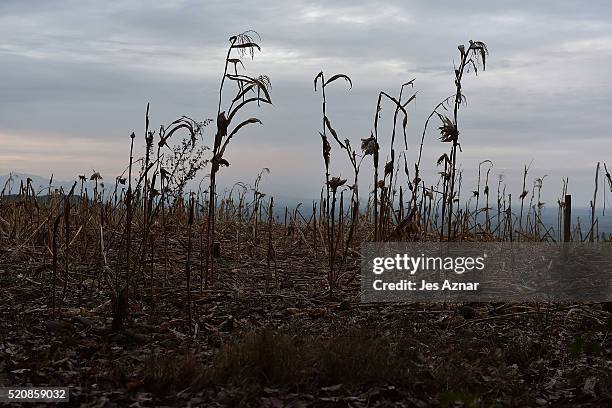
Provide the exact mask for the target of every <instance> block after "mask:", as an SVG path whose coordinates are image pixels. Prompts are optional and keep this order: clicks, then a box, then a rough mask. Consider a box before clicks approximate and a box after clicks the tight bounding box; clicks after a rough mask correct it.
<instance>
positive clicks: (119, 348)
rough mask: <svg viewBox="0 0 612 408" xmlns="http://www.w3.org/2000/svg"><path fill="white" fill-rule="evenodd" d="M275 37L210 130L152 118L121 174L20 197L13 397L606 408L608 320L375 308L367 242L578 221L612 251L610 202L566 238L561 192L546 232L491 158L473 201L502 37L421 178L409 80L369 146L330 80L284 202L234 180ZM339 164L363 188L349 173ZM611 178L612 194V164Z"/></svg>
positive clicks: (1, 280) (580, 235)
mask: <svg viewBox="0 0 612 408" xmlns="http://www.w3.org/2000/svg"><path fill="white" fill-rule="evenodd" d="M258 41H259V40H258V36H257V34H256V33H254V32H246V33H243V34H241V35H237V36H233V37H231V38H230V40H229V47H228V49H227V57H226V60H225V71H224V72H223V73H222V76H221V82H220V86H219V94H218V95H219V100H218V112H217V115H216V118H215V119H214V120H205V121H197V120H194V119H192V118H189V117H181V118H179V119H177V120H176V121H174V122H172V123H170V124H169V125H167V126H160V127H159V128H154V127H153V125H152V124H151V122H152V119H151V118H150V117H149V107H148V106H147V109H146V114H145V128H144V129H143V135H142V136H137V135H136V134H135V133H132V134H131V137H130V138H129V139H127V140H126V159H127V162H126V168H125V171H124V172H123V173H122V174H120V175H118V176H116V177H114V178H112V179H109V178H108V177H106V175H101V174H99V173H97V172H94V173H93V174H91V175H87V176H85V175H83V176H80V177H79V179H78V180H75V181H74V184H73V185H72V187H71V188H70V189H57V188H55V187H54V185H53V180H50V182H49V186H48V188H45V189H43V190H40V189H38V188H36V187H35V186H34V185H33V184H32V183H31V180H26V182H25V183H24V182H21V183H20V184H19V185H12V184H11V183H10V182H8V183H7V185H5V186H4V189H3V191H2V195H1V196H0V284H1V289H0V290H1V296H0V314H1V316H2V318H1V323H0V384H1V385H4V386H9V385H12V386H16V385H21V386H28V385H30V386H39V385H41V386H42V385H44V386H65V387H70V392H71V402H70V404H71V405H73V406H98V407H104V406H128V405H129V406H269V407H280V406H294V407H307V406H317V407H318V406H329V407H332V406H342V407H378V406H405V407H412V406H416V407H427V406H439V407H453V406H466V407H468V406H469V407H475V406H483V407H493V406H495V407H497V406H500V407H501V406H555V407H556V406H560V407H561V406H568V407H569V406H593V407H595V406H609V405H610V404H611V403H612V393H611V391H610V390H611V389H612V387H610V385H611V384H612V359H611V358H610V357H611V353H612V343H611V340H610V332H611V331H612V319H611V317H610V308H609V305H608V304H603V305H600V304H547V303H533V304H532V303H530V304H509V303H494V304H490V303H487V304H460V305H458V304H447V303H439V304H436V303H430V304H425V303H411V304H369V303H362V302H361V301H360V277H359V273H360V267H361V262H362V253H361V245H362V243H364V242H368V241H406V242H413V241H453V242H454V241H486V242H497V241H504V242H505V241H520V242H541V241H545V242H559V241H562V240H563V239H564V237H563V236H562V233H563V227H565V230H566V232H567V233H568V234H569V238H570V239H571V240H574V241H600V240H602V238H601V236H600V234H599V232H598V220H597V217H596V211H595V210H596V203H597V200H598V194H600V195H601V194H603V193H604V192H602V191H599V192H598V191H597V188H595V191H594V197H593V200H592V202H591V206H592V217H591V219H590V220H589V221H588V222H587V224H586V225H584V222H583V225H580V224H572V225H565V224H566V223H565V224H564V216H565V213H566V202H565V201H564V200H563V197H565V196H566V194H567V191H565V189H564V191H562V192H560V195H559V197H560V199H559V202H558V211H559V213H558V214H559V215H558V224H557V225H556V226H554V225H553V226H551V225H548V224H546V223H544V222H543V221H542V215H541V211H542V207H543V204H542V203H541V202H540V191H541V189H542V185H543V178H541V179H536V180H534V181H533V186H532V187H531V188H530V187H529V185H528V184H527V183H528V181H529V182H531V181H530V180H529V179H528V173H529V167H528V166H525V169H524V179H523V189H522V191H521V192H519V193H518V194H516V192H515V195H512V194H511V193H510V192H508V191H506V188H505V187H504V185H503V180H502V179H498V180H491V179H490V178H489V175H490V172H491V169H492V168H493V167H494V163H492V162H491V161H490V160H487V159H486V158H483V161H482V162H481V163H480V164H481V166H479V171H478V184H477V185H476V186H465V185H462V171H461V170H460V163H461V153H462V149H469V144H468V143H466V145H465V146H462V145H461V140H462V139H461V136H462V134H461V131H460V128H459V122H460V121H459V116H460V114H461V115H463V114H465V115H469V110H466V111H465V112H464V109H463V107H464V103H465V99H464V95H463V87H462V81H463V79H464V76H467V75H473V74H474V73H476V72H480V71H484V69H485V67H486V62H487V58H488V49H487V46H486V45H485V43H483V42H480V41H470V42H469V43H468V44H466V45H461V46H459V47H458V49H457V55H456V56H455V57H456V61H458V62H457V63H456V69H455V72H454V78H453V79H454V83H455V88H454V89H451V90H449V92H451V95H450V96H449V97H447V98H445V99H443V100H442V101H441V102H440V104H438V105H437V106H436V107H435V108H434V109H433V110H432V111H431V114H430V115H429V117H428V118H427V119H426V122H425V124H424V129H423V130H422V139H421V140H420V143H418V144H416V146H417V147H418V148H420V150H419V155H418V157H419V159H418V161H417V162H415V163H409V162H408V159H407V156H406V154H405V152H406V150H407V149H408V143H407V141H406V137H407V136H406V135H407V128H408V126H412V125H409V124H408V112H407V107H408V106H409V105H410V104H411V103H413V101H415V99H416V98H417V94H416V91H415V86H416V83H415V81H414V80H413V81H410V82H407V83H405V84H402V85H401V86H400V87H399V91H398V93H397V95H391V94H389V93H386V92H382V91H381V92H380V94H379V97H378V100H377V101H376V108H375V114H374V118H373V123H372V129H371V132H369V131H368V133H370V134H371V136H370V137H369V138H366V139H361V140H349V139H346V138H344V137H343V136H342V134H341V132H340V131H339V130H337V128H336V126H335V125H334V124H333V123H334V121H333V118H330V117H329V115H328V110H329V106H332V105H333V103H334V101H330V100H328V96H327V95H326V93H325V91H326V88H327V87H330V86H333V87H342V86H346V87H347V88H350V87H352V85H353V84H352V80H351V78H350V77H349V76H348V75H345V74H332V75H327V74H326V73H324V72H321V73H319V74H318V75H316V76H315V78H314V91H315V92H316V93H317V95H320V97H321V99H320V100H321V122H320V124H319V126H320V129H319V134H318V135H314V136H313V137H316V138H320V140H321V146H322V149H321V152H322V154H321V170H320V172H321V175H322V176H324V177H325V184H324V185H323V186H322V189H321V195H320V197H319V198H318V199H316V200H313V201H312V202H309V203H303V204H302V205H299V206H297V207H294V208H287V207H285V206H283V205H282V203H281V204H279V203H277V202H275V201H274V198H273V197H270V196H269V195H266V193H265V191H262V189H261V188H260V182H261V180H262V178H263V177H265V174H266V172H267V171H268V170H267V169H264V170H262V172H261V173H260V174H258V175H257V176H256V177H255V182H254V183H253V185H248V184H246V183H238V184H236V185H235V186H234V187H233V188H232V189H231V190H229V191H227V190H226V191H224V192H220V191H219V189H218V185H217V183H218V181H219V180H220V179H222V177H223V171H222V170H223V169H224V168H225V167H226V166H229V165H230V162H231V153H230V150H228V147H229V145H230V142H231V141H234V138H235V137H237V136H239V134H240V133H243V132H248V131H249V127H251V126H254V125H257V124H259V123H260V120H259V119H258V118H257V112H259V110H261V109H273V107H271V106H269V105H271V103H272V100H273V92H272V89H271V80H270V78H268V77H267V76H250V74H249V73H248V71H246V69H245V68H244V65H243V63H246V62H247V61H248V60H249V59H250V58H252V57H253V56H256V54H257V52H258V50H259V49H260V46H259V44H258ZM460 108H461V110H460ZM382 121H387V122H389V123H391V124H392V133H391V134H382V132H381V131H379V129H380V125H381V122H382ZM411 123H413V122H412V119H411ZM414 126H416V125H414ZM432 134H437V135H438V138H437V140H436V139H434V140H432V136H431V135H432ZM141 139H142V140H144V144H145V146H146V151H145V154H144V156H143V157H135V155H134V144H135V143H140V142H141V141H142V140H141ZM383 140H384V141H385V145H390V151H389V152H382V151H381V149H380V145H381V144H382V141H383ZM430 143H443V144H444V145H445V146H447V147H448V149H447V150H448V152H447V153H445V154H443V155H442V156H440V158H439V160H438V161H437V163H433V164H431V163H430V164H427V165H432V166H434V167H436V169H438V170H439V173H438V178H437V179H436V180H424V179H422V178H421V177H423V176H422V168H423V167H425V166H426V164H425V163H421V157H422V154H421V153H422V151H423V149H426V148H427V145H428V144H430ZM233 144H239V141H234V143H232V145H233ZM413 146H414V145H413ZM340 161H345V164H346V163H348V165H349V166H350V168H351V169H352V174H351V177H349V178H348V179H343V178H341V177H339V176H337V175H335V174H334V170H333V169H334V168H335V167H334V165H335V164H337V162H340ZM595 174H596V176H595V186H597V185H598V181H597V178H598V177H600V176H601V177H602V179H603V180H604V181H605V182H606V183H607V185H606V186H607V187H610V188H612V178H611V176H610V174H609V173H608V170H607V167H606V166H605V164H604V165H601V166H600V164H599V163H597V165H596V173H595ZM360 187H361V189H360ZM466 191H468V192H467V193H466ZM570 220H571V218H570ZM565 238H567V236H566V237H565Z"/></svg>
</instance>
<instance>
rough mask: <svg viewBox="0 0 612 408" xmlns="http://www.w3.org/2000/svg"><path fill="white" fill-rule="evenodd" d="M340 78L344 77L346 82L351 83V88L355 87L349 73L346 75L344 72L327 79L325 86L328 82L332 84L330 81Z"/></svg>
mask: <svg viewBox="0 0 612 408" xmlns="http://www.w3.org/2000/svg"><path fill="white" fill-rule="evenodd" d="M340 78H342V79H344V80H345V81H346V82H348V83H349V89H352V88H353V82H352V81H351V78H349V77H348V76H347V75H344V74H336V75H334V76H332V77H331V78H329V79H328V80H327V81H325V84H324V86H327V85H328V84H330V83H332V82H334V81H335V80H337V79H340Z"/></svg>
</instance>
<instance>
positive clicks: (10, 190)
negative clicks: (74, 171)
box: [0, 173, 74, 194]
mask: <svg viewBox="0 0 612 408" xmlns="http://www.w3.org/2000/svg"><path fill="white" fill-rule="evenodd" d="M28 178H30V179H31V180H32V182H31V183H32V187H34V191H36V193H40V194H46V192H47V189H48V188H49V181H50V177H49V178H44V177H41V176H37V175H34V174H26V173H10V174H5V175H0V191H2V190H4V193H5V194H16V193H17V192H18V191H19V186H20V185H21V182H23V185H26V183H27V179H28ZM72 184H74V181H61V180H56V179H55V178H54V179H53V181H52V183H51V190H55V189H60V188H63V189H64V191H69V190H70V188H72Z"/></svg>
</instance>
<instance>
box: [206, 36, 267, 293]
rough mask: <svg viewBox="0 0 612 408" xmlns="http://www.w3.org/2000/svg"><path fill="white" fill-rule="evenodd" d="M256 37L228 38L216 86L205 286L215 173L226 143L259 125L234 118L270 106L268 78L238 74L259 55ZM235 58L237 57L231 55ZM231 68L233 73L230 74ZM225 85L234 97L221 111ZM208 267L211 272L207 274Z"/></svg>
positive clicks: (212, 230) (209, 260) (212, 238)
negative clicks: (252, 108) (246, 61)
mask: <svg viewBox="0 0 612 408" xmlns="http://www.w3.org/2000/svg"><path fill="white" fill-rule="evenodd" d="M255 36H256V37H259V35H258V34H257V33H256V32H254V31H246V32H244V33H242V34H239V35H235V36H232V37H230V39H229V42H230V45H229V47H228V50H227V56H226V58H225V68H224V70H223V76H222V78H221V84H220V85H219V105H218V109H217V119H216V123H217V132H216V134H215V138H214V145H213V149H212V158H211V162H212V166H211V170H210V186H209V189H208V194H209V203H208V219H207V228H206V284H207V285H208V284H210V283H212V282H213V280H214V257H212V250H211V248H212V245H213V244H214V241H215V209H216V198H217V196H216V182H217V173H218V172H219V169H220V168H221V167H222V166H229V165H230V163H229V161H228V160H227V159H226V156H225V154H226V150H227V147H228V145H229V142H230V141H231V140H232V138H233V137H234V136H236V135H237V134H238V132H239V131H240V130H241V129H242V128H244V127H245V126H248V125H251V124H257V123H259V124H261V121H260V120H259V119H257V118H255V117H251V118H248V119H242V120H241V121H240V122H238V121H239V119H238V117H239V116H237V115H239V114H241V113H243V112H244V111H246V108H247V107H250V106H251V105H252V104H257V106H259V105H260V104H262V103H263V104H271V103H272V99H271V98H270V87H271V84H270V79H269V78H268V77H267V76H259V77H252V76H248V75H245V74H239V73H238V66H239V65H240V66H241V67H244V64H243V61H242V59H243V58H244V57H245V56H250V57H251V58H253V57H254V54H255V51H256V50H257V51H260V50H261V47H260V46H259V44H258V43H257V42H255V41H254V39H253V38H254V37H255ZM234 54H236V55H234ZM230 68H233V73H231V72H230ZM226 81H229V82H231V83H232V84H233V85H235V87H236V88H235V90H234V94H233V96H232V98H231V101H230V102H229V104H228V105H227V108H226V110H222V107H223V94H224V91H226V83H227V82H226ZM209 267H210V270H209Z"/></svg>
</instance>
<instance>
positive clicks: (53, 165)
mask: <svg viewBox="0 0 612 408" xmlns="http://www.w3.org/2000/svg"><path fill="white" fill-rule="evenodd" d="M610 15H612V4H611V3H609V2H606V1H591V2H589V4H588V7H586V6H585V5H584V3H580V2H573V1H542V2H521V3H520V4H517V2H512V4H510V3H508V4H492V2H487V1H465V2H461V3H456V2H455V3H452V2H416V1H414V2H413V1H390V2H385V3H384V5H382V4H381V2H377V1H360V2H356V1H335V2H304V1H295V2H278V1H268V0H260V1H243V2H239V3H237V2H231V1H211V0H207V1H194V0H176V1H156V2H149V1H140V0H132V1H113V2H99V1H83V0H59V1H54V2H48V1H44V0H40V1H35V0H31V1H28V2H23V1H20V0H4V1H2V3H0V72H2V73H3V75H2V80H1V81H0V105H1V106H2V109H0V143H1V145H2V146H3V148H2V150H1V151H0V173H5V172H8V171H10V170H17V171H22V172H28V173H36V174H41V175H47V174H49V173H51V172H54V173H55V174H56V177H60V176H61V177H63V178H72V177H75V176H76V175H77V174H79V173H83V172H89V171H91V169H92V168H95V169H96V170H99V171H101V172H103V173H107V174H108V175H109V177H110V178H112V177H113V176H114V175H116V174H118V173H120V172H121V171H122V170H123V168H124V167H125V163H126V162H127V156H128V151H127V150H128V149H127V147H128V143H129V139H128V135H129V134H130V133H131V132H132V131H135V132H136V133H137V134H141V133H142V131H143V130H142V129H143V122H144V117H143V116H144V110H145V106H146V103H147V102H151V113H152V122H153V124H154V127H157V126H158V125H159V124H164V123H169V122H171V121H172V120H173V119H175V118H176V117H178V116H181V115H189V116H192V117H195V118H201V119H204V118H211V117H214V116H215V114H216V93H217V87H218V82H219V79H220V78H219V76H220V74H221V70H222V68H223V66H222V64H223V58H224V53H225V46H226V45H227V38H228V37H229V35H231V34H234V33H238V32H242V31H244V30H247V29H255V30H257V31H258V32H259V33H260V34H261V37H262V41H261V44H262V52H261V53H260V54H258V55H256V57H255V60H254V61H250V60H249V61H245V63H246V66H247V69H248V71H249V72H251V73H253V74H259V73H265V74H267V75H269V76H270V78H271V80H272V84H273V88H272V98H273V101H274V106H273V107H264V108H262V109H261V110H260V111H259V112H257V115H258V116H259V117H260V118H261V119H262V120H263V122H264V126H263V127H261V128H258V129H255V128H252V129H248V130H247V131H245V132H244V133H243V134H241V135H239V139H237V140H236V141H235V143H233V144H232V145H231V146H230V151H229V155H228V159H229V160H230V162H231V163H232V165H231V167H230V168H229V169H227V170H224V171H223V173H222V174H221V179H222V182H223V183H224V184H226V185H231V184H232V183H233V182H235V181H238V180H245V181H251V179H253V178H254V177H255V176H256V175H257V173H258V172H259V169H260V168H262V167H269V168H270V169H271V174H270V175H269V176H268V178H267V180H266V182H265V183H264V189H266V190H267V191H268V192H270V193H275V194H284V195H297V196H301V197H309V196H317V195H318V191H319V189H320V187H321V183H322V170H321V164H322V159H321V157H320V138H319V136H318V130H319V127H320V123H321V122H320V109H321V107H320V95H319V94H317V93H314V90H313V88H312V79H313V78H314V76H315V75H316V73H317V72H319V71H320V70H321V69H323V70H325V72H326V73H328V75H329V74H333V73H336V72H342V73H346V74H348V75H350V76H351V77H352V79H353V83H354V87H353V89H352V90H350V91H348V90H347V89H346V87H345V86H344V84H341V83H338V84H337V86H336V87H334V88H335V89H332V90H330V91H329V94H328V98H329V106H328V113H329V116H330V117H331V119H332V122H333V124H334V127H335V128H336V129H337V130H338V131H339V133H341V136H342V137H343V138H344V137H348V138H351V139H352V140H353V144H357V143H358V140H359V138H364V137H367V136H368V135H369V132H370V130H371V128H372V119H373V114H374V108H375V105H376V97H377V94H378V92H379V91H380V90H385V91H388V92H393V93H397V91H398V90H399V86H400V85H401V84H402V83H403V82H406V81H407V80H410V79H412V78H416V82H415V90H416V91H418V92H419V93H418V96H417V100H416V103H415V104H414V105H412V106H411V107H410V109H409V113H410V115H411V116H410V124H409V145H410V146H409V151H408V153H407V154H408V157H409V158H410V159H411V160H414V159H415V158H416V151H417V149H418V144H419V142H420V134H421V132H422V129H423V125H424V121H425V119H426V118H427V115H428V114H429V112H430V111H431V109H432V108H433V107H434V106H435V105H436V104H437V102H438V101H439V100H441V99H442V98H444V97H446V96H448V95H450V94H451V93H452V91H453V78H452V70H453V60H454V59H456V58H457V48H456V47H457V45H458V44H460V43H467V41H468V40H470V39H477V40H482V41H485V42H486V43H487V44H488V46H489V48H490V50H491V56H490V59H489V61H488V66H487V70H486V72H480V73H479V75H478V77H475V76H473V75H471V76H470V77H469V78H468V79H467V80H466V82H465V85H464V92H465V94H466V96H467V98H468V104H467V105H466V106H465V107H464V108H463V109H462V111H461V116H460V128H461V138H462V148H463V153H462V154H461V156H460V160H461V163H462V168H463V170H464V174H465V175H464V183H465V184H466V187H465V188H466V189H468V190H473V189H474V188H472V187H473V184H474V183H475V179H476V176H477V167H478V163H479V162H480V161H482V160H484V159H490V160H492V161H493V162H494V165H495V167H494V169H493V173H492V175H491V177H492V178H493V179H495V178H496V176H497V174H500V173H503V174H504V176H505V180H506V182H507V183H508V184H509V187H508V190H509V191H512V192H513V193H514V194H515V195H519V194H520V188H521V186H520V178H521V175H522V168H523V166H524V165H525V164H529V163H530V162H531V161H532V160H533V164H532V166H531V174H530V176H529V179H530V180H531V179H533V178H535V177H541V176H543V175H544V174H547V175H548V177H547V179H546V182H545V185H544V190H543V192H544V197H545V199H546V200H547V201H548V202H549V203H552V202H553V201H554V200H555V198H556V196H557V195H558V194H559V191H560V186H561V180H562V178H563V177H570V191H571V192H572V193H573V194H575V195H577V196H578V197H580V200H582V202H581V204H582V205H587V204H588V199H589V198H588V197H589V196H590V195H591V194H592V189H593V175H594V168H595V164H596V162H597V161H606V160H609V159H610V158H609V152H611V151H612V137H611V135H610V134H609V133H610V132H609V126H608V122H609V120H610V119H609V118H610V115H609V112H610V111H609V107H610V106H611V102H612V78H611V77H610V75H609V74H608V72H609V67H610V66H611V65H612V21H611V20H610V19H609V18H608V16H610ZM382 115H383V116H382V120H383V121H385V120H386V122H385V123H389V121H390V120H391V116H392V112H391V108H390V107H387V108H386V110H383V112H382ZM383 130H386V131H387V132H388V130H389V127H388V126H387V127H386V128H385V127H384V125H383ZM208 136H209V137H211V135H210V134H209V135H208ZM384 137H386V136H384ZM446 147H447V146H445V145H443V144H441V143H439V142H438V141H437V135H436V134H435V127H432V129H431V132H429V133H428V135H427V139H426V145H425V152H424V163H425V164H426V167H427V172H426V177H429V179H428V181H429V182H430V183H434V182H435V176H434V175H435V172H436V168H435V159H436V158H437V157H438V156H439V155H440V154H441V153H442V152H443V151H444V149H445V148H446ZM383 149H386V147H385V145H384V143H383ZM332 154H334V157H337V161H336V167H335V168H334V174H343V175H344V176H348V175H349V170H348V167H347V164H346V163H343V162H342V160H343V159H344V157H343V156H342V155H341V154H340V153H339V152H337V151H334V152H332ZM528 183H531V181H528Z"/></svg>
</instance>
